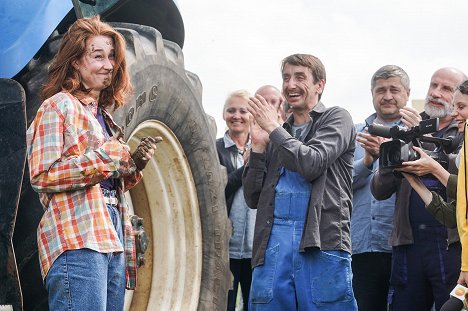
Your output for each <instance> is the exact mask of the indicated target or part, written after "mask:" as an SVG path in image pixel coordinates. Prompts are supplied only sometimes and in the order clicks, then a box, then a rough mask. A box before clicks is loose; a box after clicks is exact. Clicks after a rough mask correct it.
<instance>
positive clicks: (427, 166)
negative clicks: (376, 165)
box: [400, 80, 468, 286]
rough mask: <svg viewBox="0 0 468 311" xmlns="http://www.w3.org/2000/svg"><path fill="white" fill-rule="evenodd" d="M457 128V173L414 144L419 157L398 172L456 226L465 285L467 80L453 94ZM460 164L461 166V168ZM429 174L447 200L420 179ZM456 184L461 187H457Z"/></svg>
mask: <svg viewBox="0 0 468 311" xmlns="http://www.w3.org/2000/svg"><path fill="white" fill-rule="evenodd" d="M452 116H453V117H454V120H455V123H456V124H457V126H458V131H459V132H460V133H464V137H465V140H464V142H463V147H462V149H461V150H460V152H459V154H458V157H457V159H456V165H457V167H458V168H459V173H458V175H455V174H450V173H449V172H448V171H446V170H445V169H444V168H443V167H442V165H440V163H439V162H437V161H435V160H434V159H433V158H431V157H430V156H429V155H427V154H426V153H425V152H424V151H423V150H422V149H421V148H418V147H413V148H414V149H415V150H416V151H417V152H418V154H419V156H420V159H418V160H416V161H409V162H403V163H402V164H403V168H401V169H400V171H401V172H402V173H403V175H404V176H405V178H406V179H407V180H408V182H409V183H410V185H411V186H412V187H413V189H414V190H415V191H417V192H418V194H419V195H420V196H421V199H422V200H423V201H424V203H425V204H426V209H427V210H428V211H429V212H430V213H431V214H433V215H434V216H435V217H436V218H437V219H438V220H439V221H440V222H441V223H443V224H445V225H446V226H447V227H449V228H456V227H457V223H458V233H459V235H460V239H461V246H462V257H461V272H460V277H459V278H458V282H457V283H458V284H462V285H464V286H468V240H467V236H468V234H467V232H468V225H467V218H466V192H467V189H466V184H465V176H466V171H465V169H464V168H466V151H465V145H466V135H467V131H466V130H465V129H466V126H467V124H466V120H467V119H468V80H465V81H464V82H463V83H461V84H460V85H459V86H458V87H457V90H456V91H455V93H454V95H453V112H452ZM461 165H462V166H463V168H462V167H461ZM427 174H432V175H433V176H434V177H435V178H437V179H438V180H439V181H440V182H441V183H442V184H444V185H445V186H446V188H447V199H449V200H448V201H447V202H446V201H445V200H444V199H443V198H442V197H441V196H440V195H439V194H437V192H435V191H430V190H429V189H428V188H427V187H426V186H425V185H424V183H423V182H422V181H421V179H420V176H425V175H427ZM458 184H460V185H461V186H460V187H458Z"/></svg>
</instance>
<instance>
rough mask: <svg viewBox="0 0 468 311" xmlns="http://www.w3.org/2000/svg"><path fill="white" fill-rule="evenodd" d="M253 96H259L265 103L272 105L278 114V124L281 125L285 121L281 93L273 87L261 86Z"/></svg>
mask: <svg viewBox="0 0 468 311" xmlns="http://www.w3.org/2000/svg"><path fill="white" fill-rule="evenodd" d="M255 95H261V96H262V97H263V98H265V100H266V101H267V103H269V104H270V105H272V106H273V107H274V108H275V109H276V111H277V112H278V122H280V123H281V124H283V122H284V121H286V115H285V114H284V113H283V101H284V99H283V95H282V94H281V91H280V90H278V89H277V88H276V87H274V86H273V85H264V86H261V87H260V88H259V89H258V90H257V91H256V92H255Z"/></svg>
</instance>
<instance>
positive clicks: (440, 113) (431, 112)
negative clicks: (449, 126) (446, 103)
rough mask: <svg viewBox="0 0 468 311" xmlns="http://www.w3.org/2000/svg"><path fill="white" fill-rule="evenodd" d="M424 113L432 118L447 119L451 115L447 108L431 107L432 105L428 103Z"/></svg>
mask: <svg viewBox="0 0 468 311" xmlns="http://www.w3.org/2000/svg"><path fill="white" fill-rule="evenodd" d="M424 112H426V113H427V114H428V116H430V117H431V118H445V117H446V116H448V115H449V114H450V111H447V109H445V108H444V109H439V108H435V107H434V106H431V104H427V103H426V104H425V105H424Z"/></svg>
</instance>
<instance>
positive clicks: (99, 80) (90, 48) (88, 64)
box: [73, 36, 115, 99]
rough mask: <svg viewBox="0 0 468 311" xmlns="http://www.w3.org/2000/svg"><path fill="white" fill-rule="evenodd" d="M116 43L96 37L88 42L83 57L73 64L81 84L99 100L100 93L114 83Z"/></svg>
mask: <svg viewBox="0 0 468 311" xmlns="http://www.w3.org/2000/svg"><path fill="white" fill-rule="evenodd" d="M114 57H115V51H114V42H113V40H112V38H111V37H108V36H94V37H91V38H89V39H88V40H87V41H86V49H85V52H84V54H83V56H82V57H81V58H80V59H78V60H77V61H75V62H73V67H74V68H75V69H76V70H77V71H78V72H79V74H80V78H81V83H82V84H83V85H84V87H85V88H86V89H88V90H89V91H90V95H91V96H92V97H94V98H96V99H97V98H99V94H100V92H101V91H102V90H103V89H105V88H106V87H108V86H109V85H110V84H111V82H112V71H113V69H114V66H115V58H114Z"/></svg>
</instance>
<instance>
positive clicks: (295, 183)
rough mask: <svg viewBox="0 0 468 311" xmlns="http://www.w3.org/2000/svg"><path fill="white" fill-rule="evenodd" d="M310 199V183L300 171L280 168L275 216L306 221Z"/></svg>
mask: <svg viewBox="0 0 468 311" xmlns="http://www.w3.org/2000/svg"><path fill="white" fill-rule="evenodd" d="M309 199H310V183H309V182H308V181H307V180H306V179H305V178H304V177H302V176H301V175H300V174H299V173H297V172H293V171H290V170H288V169H285V168H283V167H282V168H280V178H279V181H278V184H277V185H276V195H275V210H274V217H275V218H277V219H286V220H295V221H304V220H305V217H306V215H307V208H308V206H309Z"/></svg>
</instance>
